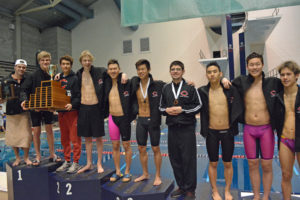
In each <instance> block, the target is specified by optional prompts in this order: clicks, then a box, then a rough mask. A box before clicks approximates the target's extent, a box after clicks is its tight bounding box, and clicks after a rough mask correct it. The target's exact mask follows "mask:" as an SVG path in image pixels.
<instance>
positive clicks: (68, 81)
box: [59, 70, 81, 112]
mask: <svg viewBox="0 0 300 200" xmlns="http://www.w3.org/2000/svg"><path fill="white" fill-rule="evenodd" d="M59 82H60V83H61V87H62V88H64V89H65V90H66V95H67V96H70V97H71V104H72V110H78V109H79V106H80V100H81V99H80V88H79V84H78V78H77V76H76V74H75V73H74V72H73V71H72V70H71V72H70V74H69V75H67V76H64V74H63V73H61V74H60V79H59ZM59 112H68V111H66V110H60V111H59Z"/></svg>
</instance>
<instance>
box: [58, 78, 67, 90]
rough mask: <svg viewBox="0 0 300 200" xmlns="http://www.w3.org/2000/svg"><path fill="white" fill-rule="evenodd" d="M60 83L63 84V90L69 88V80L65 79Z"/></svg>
mask: <svg viewBox="0 0 300 200" xmlns="http://www.w3.org/2000/svg"><path fill="white" fill-rule="evenodd" d="M59 82H60V83H61V87H62V88H63V89H65V88H66V87H67V84H68V80H67V79H65V78H63V79H61V80H60V81H59Z"/></svg>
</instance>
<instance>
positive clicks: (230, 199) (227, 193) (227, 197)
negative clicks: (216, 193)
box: [225, 191, 233, 200]
mask: <svg viewBox="0 0 300 200" xmlns="http://www.w3.org/2000/svg"><path fill="white" fill-rule="evenodd" d="M225 200H233V197H232V195H231V194H230V192H229V191H228V192H225Z"/></svg>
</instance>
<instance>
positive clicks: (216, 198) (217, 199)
mask: <svg viewBox="0 0 300 200" xmlns="http://www.w3.org/2000/svg"><path fill="white" fill-rule="evenodd" d="M211 196H212V198H213V200H222V197H221V196H220V194H219V192H218V191H216V192H212V195H211Z"/></svg>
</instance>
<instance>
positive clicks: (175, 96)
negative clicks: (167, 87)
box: [172, 81, 183, 100]
mask: <svg viewBox="0 0 300 200" xmlns="http://www.w3.org/2000/svg"><path fill="white" fill-rule="evenodd" d="M182 83H183V81H181V82H180V85H179V88H178V90H177V93H176V92H175V87H174V83H173V82H172V91H173V94H174V98H175V99H176V100H177V99H178V97H179V94H180V90H181V87H182Z"/></svg>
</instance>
